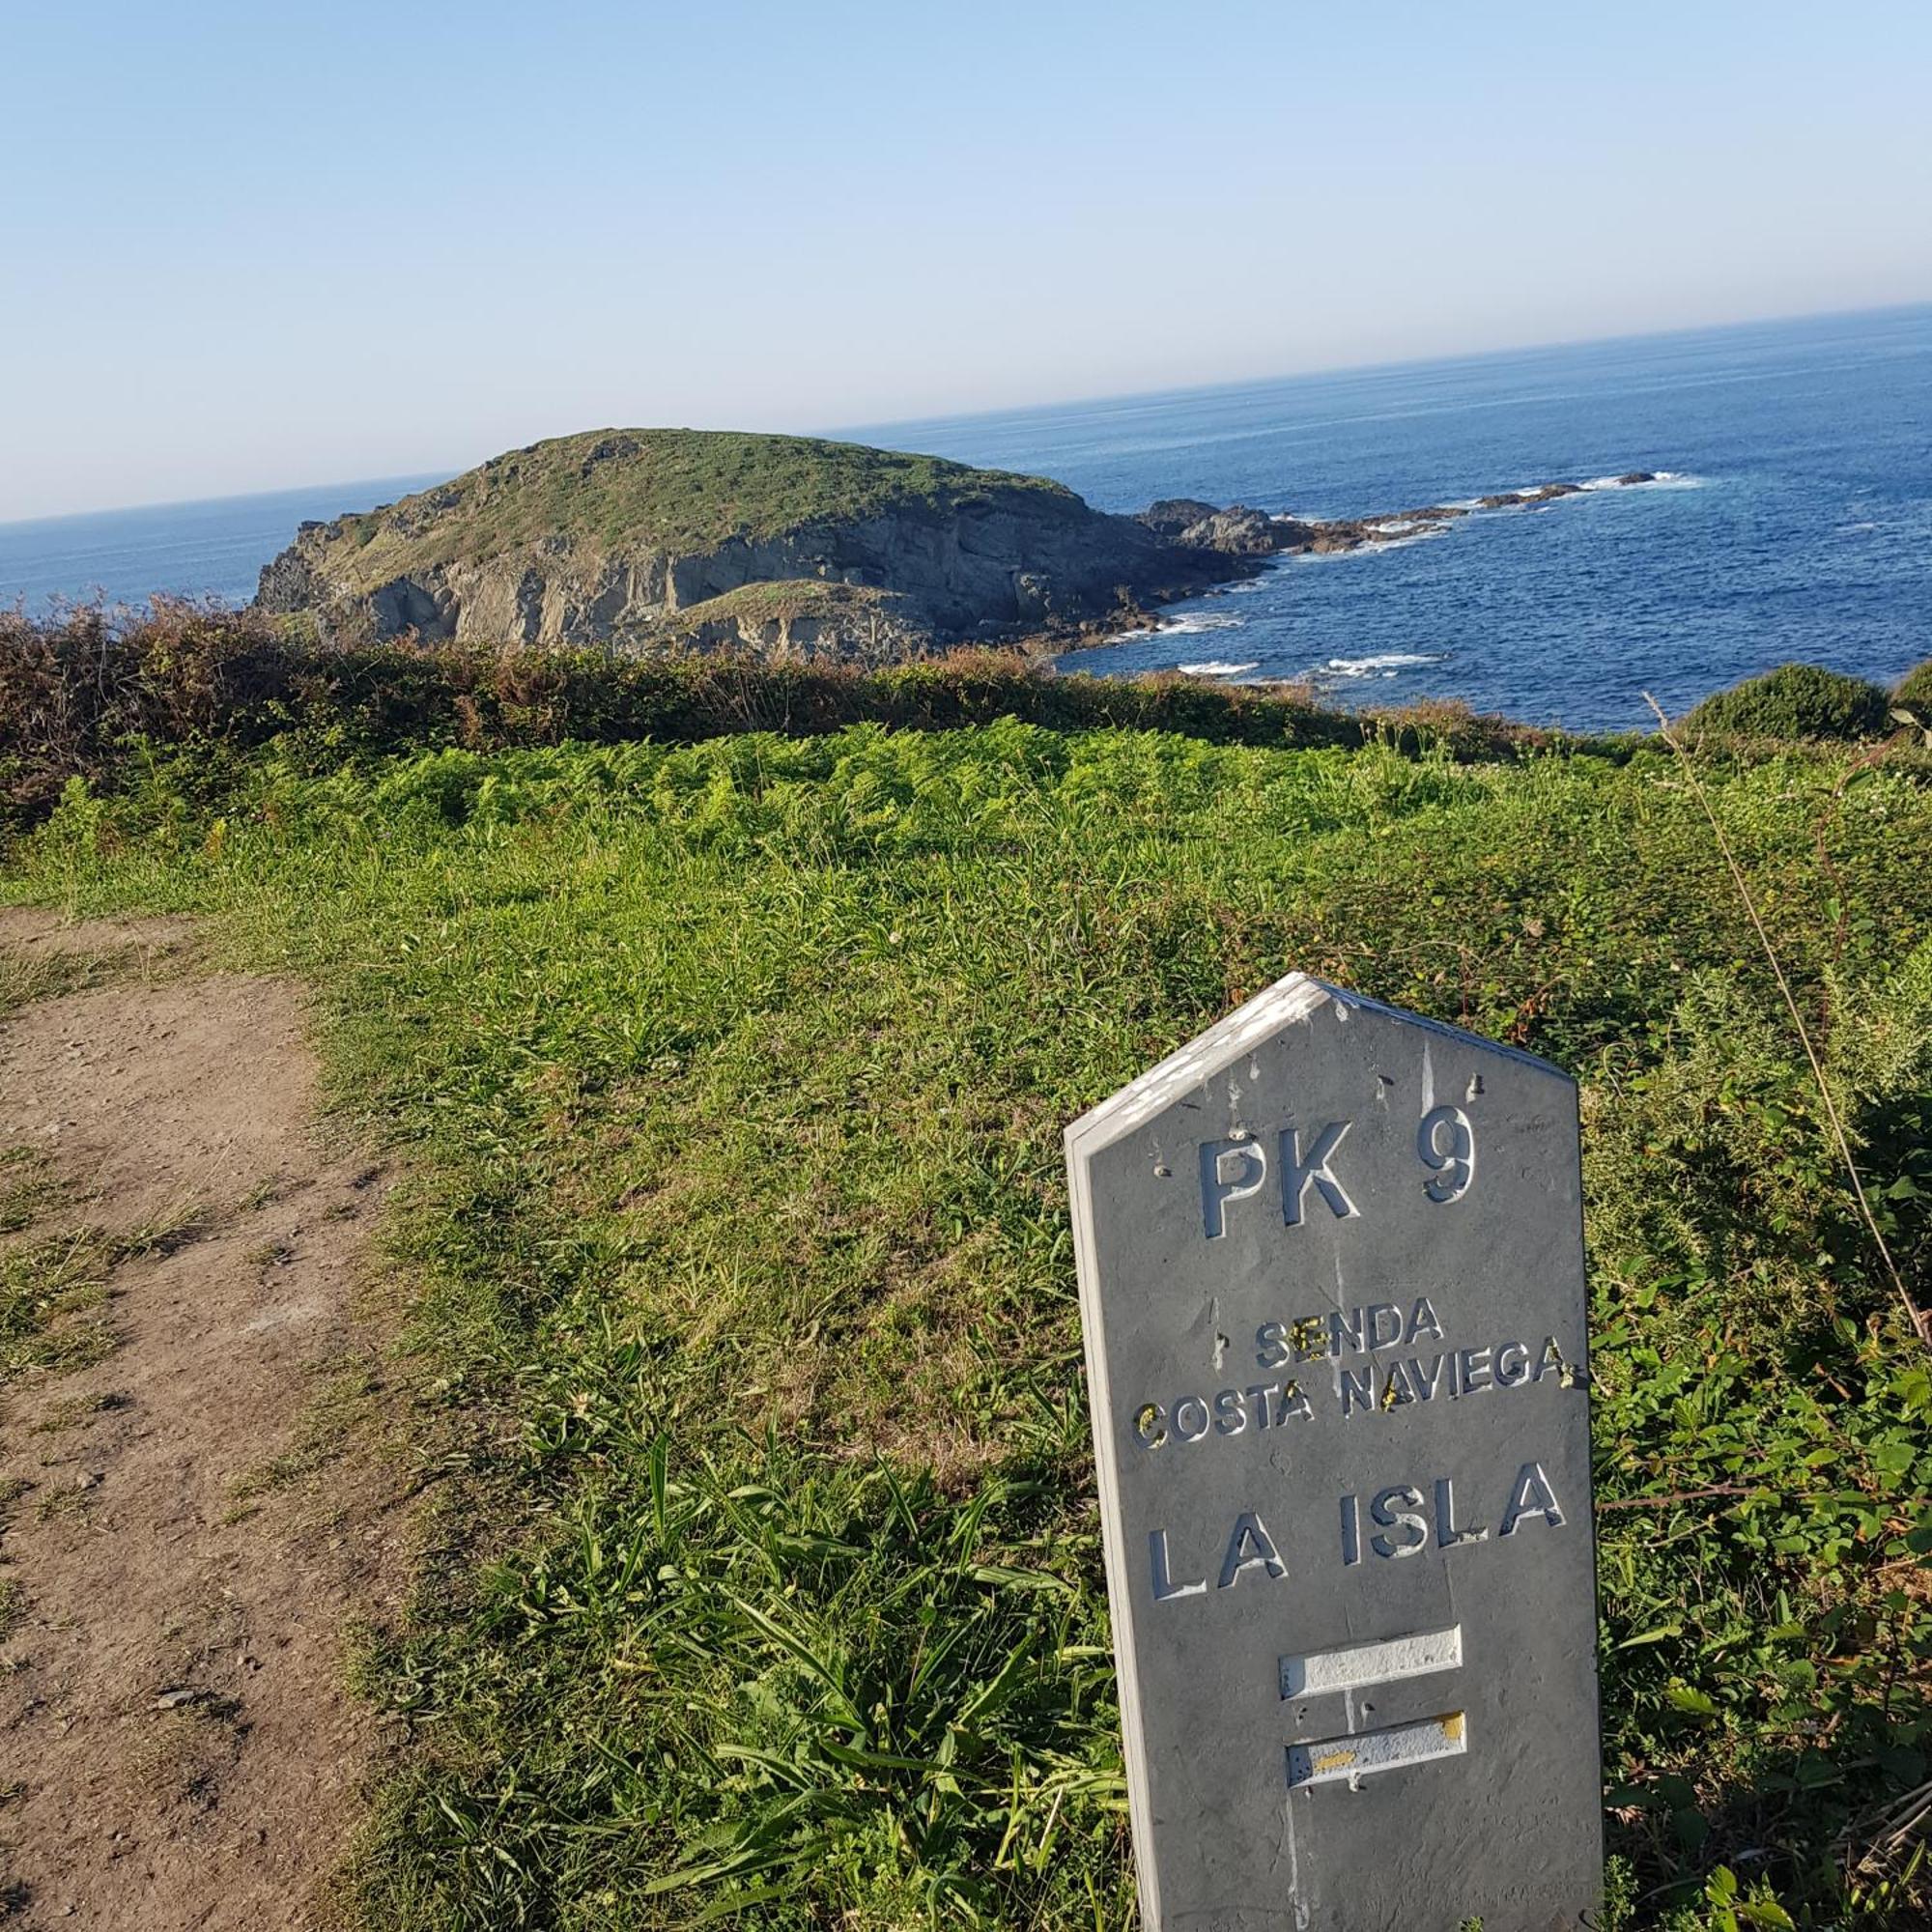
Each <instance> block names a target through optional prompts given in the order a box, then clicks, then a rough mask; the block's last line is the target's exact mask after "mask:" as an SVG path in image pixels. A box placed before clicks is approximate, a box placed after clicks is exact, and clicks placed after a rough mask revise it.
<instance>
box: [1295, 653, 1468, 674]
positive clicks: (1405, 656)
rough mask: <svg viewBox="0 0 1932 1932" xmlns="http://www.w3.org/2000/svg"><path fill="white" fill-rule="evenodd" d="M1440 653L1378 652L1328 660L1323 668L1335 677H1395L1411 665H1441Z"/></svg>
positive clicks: (1442, 654) (1442, 657) (1441, 655)
mask: <svg viewBox="0 0 1932 1932" xmlns="http://www.w3.org/2000/svg"><path fill="white" fill-rule="evenodd" d="M1446 655H1447V653H1446V652H1442V651H1435V652H1431V651H1378V653H1377V654H1376V655H1375V656H1374V657H1367V658H1330V659H1329V660H1328V663H1327V665H1326V666H1325V667H1324V668H1326V669H1328V670H1331V671H1333V672H1334V674H1335V675H1336V676H1337V677H1395V676H1397V675H1398V674H1399V673H1400V672H1402V671H1405V670H1406V669H1407V668H1409V666H1411V665H1433V664H1440V663H1442V661H1443V659H1444V657H1445V656H1446Z"/></svg>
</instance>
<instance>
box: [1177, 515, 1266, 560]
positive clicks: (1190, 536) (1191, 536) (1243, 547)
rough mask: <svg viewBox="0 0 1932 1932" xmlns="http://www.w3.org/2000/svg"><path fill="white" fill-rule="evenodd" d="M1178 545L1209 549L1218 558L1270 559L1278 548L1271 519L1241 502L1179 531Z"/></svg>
mask: <svg viewBox="0 0 1932 1932" xmlns="http://www.w3.org/2000/svg"><path fill="white" fill-rule="evenodd" d="M1179 540H1180V542H1182V543H1183V544H1188V545H1191V546H1192V547H1193V548H1194V549H1196V550H1211V551H1214V552H1216V553H1217V554H1220V555H1222V556H1271V555H1273V554H1274V553H1275V552H1276V551H1278V550H1279V549H1280V548H1281V534H1280V532H1279V530H1278V529H1277V528H1276V527H1275V521H1274V519H1273V518H1272V517H1269V516H1265V515H1264V514H1263V512H1262V511H1260V510H1251V509H1249V508H1248V507H1247V505H1246V504H1245V503H1231V504H1229V506H1228V507H1227V508H1226V509H1225V510H1216V511H1214V512H1213V513H1212V514H1211V515H1209V516H1206V517H1203V518H1202V519H1201V520H1200V521H1199V522H1198V523H1194V524H1190V525H1188V526H1187V527H1186V528H1185V529H1183V530H1182V531H1181V532H1180V538H1179Z"/></svg>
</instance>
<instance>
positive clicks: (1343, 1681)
mask: <svg viewBox="0 0 1932 1932" xmlns="http://www.w3.org/2000/svg"><path fill="white" fill-rule="evenodd" d="M1462 1665H1463V1626H1462V1625H1461V1624H1458V1625H1456V1626H1455V1628H1454V1629H1452V1630H1442V1631H1423V1632H1421V1633H1419V1634H1417V1635H1415V1636H1392V1637H1386V1638H1384V1639H1383V1640H1382V1641H1380V1642H1379V1643H1351V1644H1345V1645H1343V1646H1341V1647H1340V1648H1338V1649H1335V1650H1317V1651H1311V1652H1310V1653H1309V1654H1308V1655H1307V1656H1306V1657H1284V1658H1283V1659H1282V1661H1281V1694H1282V1695H1283V1696H1284V1697H1321V1696H1324V1695H1326V1694H1327V1693H1328V1692H1329V1691H1331V1690H1367V1689H1369V1688H1370V1687H1371V1686H1372V1685H1377V1684H1394V1683H1397V1682H1399V1681H1400V1680H1401V1679H1403V1678H1405V1677H1427V1676H1429V1675H1430V1674H1431V1673H1432V1672H1434V1671H1437V1670H1460V1669H1461V1668H1462Z"/></svg>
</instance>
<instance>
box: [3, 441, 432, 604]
mask: <svg viewBox="0 0 1932 1932" xmlns="http://www.w3.org/2000/svg"><path fill="white" fill-rule="evenodd" d="M441 480H442V478H441V477H440V475H439V476H395V477H390V478H389V479H388V480H387V481H379V482H374V483H334V484H324V485H321V486H318V487H316V488H312V489H307V490H276V491H272V492H270V493H268V494H267V495H262V496H253V497H210V498H209V499H207V500H206V501H204V502H198V503H157V504H154V505H151V506H149V507H146V508H143V509H138V510H100V511H96V512H93V513H91V514H88V515H84V516H75V517H46V518H42V519H40V520H38V521H36V522H33V523H22V524H0V606H4V605H9V604H14V603H19V604H24V605H25V606H26V607H27V608H28V609H29V610H30V611H37V612H38V611H43V610H44V609H45V607H46V606H47V604H48V603H49V602H50V601H53V600H56V599H67V600H69V601H71V602H73V603H92V602H97V601H99V602H101V603H106V604H143V603H146V601H147V600H148V599H149V598H150V597H152V596H154V595H155V594H156V592H157V591H158V592H166V593H167V594H169V595H171V596H178V597H213V598H217V599H219V600H220V601H221V602H223V603H226V604H245V603H246V602H247V601H248V600H249V598H251V597H252V596H254V594H255V580H256V579H257V577H258V576H259V575H260V574H261V569H262V566H263V565H264V564H265V563H267V562H268V561H269V559H270V557H271V556H273V555H274V554H276V553H277V552H278V551H281V550H284V549H286V548H287V547H288V545H289V543H290V542H291V541H292V540H293V538H294V536H295V533H296V526H298V524H302V523H306V522H308V521H310V520H311V519H315V520H323V521H326V520H327V519H328V518H330V517H340V516H344V515H346V514H348V513H349V512H350V511H354V510H373V509H374V508H375V507H376V505H377V504H378V503H393V502H394V501H395V500H396V498H397V497H407V496H408V495H409V494H410V492H411V491H412V490H425V489H427V488H428V487H429V486H430V485H431V484H432V483H440V482H441Z"/></svg>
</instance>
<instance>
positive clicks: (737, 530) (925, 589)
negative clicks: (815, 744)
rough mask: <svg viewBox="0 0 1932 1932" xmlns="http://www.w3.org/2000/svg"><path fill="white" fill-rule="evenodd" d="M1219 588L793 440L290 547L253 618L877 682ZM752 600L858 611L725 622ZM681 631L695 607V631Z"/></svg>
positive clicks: (847, 447)
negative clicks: (913, 667)
mask: <svg viewBox="0 0 1932 1932" xmlns="http://www.w3.org/2000/svg"><path fill="white" fill-rule="evenodd" d="M1227 574H1228V571H1227V565H1226V563H1225V561H1224V560H1222V559H1217V558H1214V557H1211V556H1208V555H1206V554H1197V553H1196V552H1194V551H1192V550H1190V549H1188V548H1185V547H1177V546H1176V545H1175V544H1173V543H1172V542H1171V541H1169V540H1167V539H1165V538H1164V537H1163V536H1162V535H1161V534H1159V533H1157V532H1155V531H1153V530H1151V529H1149V528H1146V527H1144V526H1141V525H1139V524H1137V523H1135V522H1133V521H1132V520H1130V519H1127V518H1122V517H1111V516H1104V515H1102V514H1100V513H1099V512H1097V511H1094V510H1093V509H1090V508H1089V507H1088V506H1087V504H1086V503H1084V502H1083V501H1082V500H1081V499H1080V498H1079V497H1076V496H1074V495H1073V494H1072V492H1071V491H1068V490H1065V489H1064V488H1062V487H1061V486H1060V485H1058V484H1054V483H1046V482H1042V481H1041V480H1039V479H1037V478H1034V477H1022V476H1011V475H1007V474H1005V473H1003V472H999V471H993V470H980V469H969V468H967V467H966V466H964V465H960V464H953V463H946V462H942V461H941V460H939V459H937V458H932V457H914V456H903V455H899V454H897V453H895V452H890V451H882V450H870V449H864V448H861V447H859V446H858V445H855V444H841V443H825V442H814V441H810V440H806V439H802V438H792V437H749V436H738V435H726V434H714V433H707V432H696V431H683V430H657V431H643V430H639V431H603V432H597V433H594V434H592V435H589V436H582V437H567V438H562V439H559V440H555V441H553V442H546V443H537V444H534V445H532V446H531V447H530V448H528V449H526V450H518V451H514V452H511V453H510V454H508V455H506V456H501V457H497V458H496V459H495V460H494V461H493V462H491V463H487V464H485V465H483V466H482V467H481V468H480V469H473V470H470V471H469V472H468V473H467V474H465V475H463V476H459V477H457V478H455V479H454V480H453V481H451V482H449V483H446V484H442V485H440V486H439V487H438V488H436V489H434V490H429V491H425V492H423V493H421V494H420V495H418V496H415V497H406V498H405V499H404V500H403V501H401V502H399V503H396V504H393V505H390V506H388V507H386V508H384V509H382V510H378V511H374V512H371V513H370V514H369V515H367V516H359V517H344V518H339V519H337V520H336V521H335V522H333V523H328V524H316V525H309V526H304V527H303V528H302V530H301V532H300V533H299V534H298V537H297V539H296V541H295V543H294V544H292V545H291V546H290V547H289V549H288V550H286V551H284V552H283V553H282V554H281V555H280V556H278V557H276V558H275V559H274V561H273V562H272V563H270V564H269V565H268V567H267V568H266V569H265V570H264V571H263V572H262V578H261V585H260V589H259V591H258V593H257V599H256V601H257V603H258V604H259V605H261V606H262V608H264V609H266V610H270V611H309V612H312V613H313V614H314V615H315V617H316V618H317V620H318V622H319V623H320V624H321V625H322V627H323V628H324V630H325V631H326V632H327V633H328V634H329V635H332V636H338V637H343V638H359V637H376V638H388V637H397V636H401V635H402V634H404V633H406V632H415V633H416V634H417V635H419V636H421V637H423V638H426V639H466V640H474V641H476V642H479V643H491V644H494V643H523V644H538V645H582V644H601V645H614V646H617V647H620V648H639V649H650V648H665V649H673V648H687V649H688V648H693V647H696V648H701V649H702V648H711V649H715V648H721V647H730V646H732V645H734V644H735V645H739V646H742V647H744V648H747V649H751V650H754V651H757V652H758V653H759V654H761V655H766V656H774V655H799V654H813V655H832V656H849V657H853V658H855V659H862V660H866V661H871V662H876V661H879V660H880V659H882V658H889V657H903V656H908V655H916V654H917V653H918V652H919V651H921V650H923V649H927V648H931V647H933V646H936V645H943V644H947V643H952V642H956V641H959V640H962V639H969V638H974V637H984V636H990V635H996V634H998V633H1001V632H1009V633H1016V632H1021V631H1044V630H1052V629H1055V628H1071V627H1076V626H1079V625H1082V624H1087V623H1092V622H1094V621H1097V620H1099V619H1102V618H1105V617H1106V616H1107V615H1108V614H1109V613H1110V612H1112V611H1116V610H1118V609H1120V608H1121V607H1122V605H1123V604H1126V605H1133V604H1138V603H1144V602H1150V601H1153V600H1156V599H1158V598H1161V597H1167V596H1174V595H1179V594H1183V593H1185V592H1186V591H1188V590H1190V589H1193V588H1197V587H1199V586H1200V585H1202V584H1205V583H1207V582H1211V581H1213V580H1214V579H1215V578H1218V577H1224V576H1226V575H1227ZM758 585H763V586H783V585H789V586H794V587H798V586H813V585H816V586H830V585H840V586H850V588H851V589H852V590H853V591H854V592H856V593H859V594H856V595H853V596H843V597H841V596H833V597H826V596H818V597H816V598H810V597H804V598H803V601H801V598H802V597H803V592H802V591H800V592H799V593H798V594H794V595H792V596H791V597H789V599H787V598H785V597H780V598H778V599H777V600H776V602H775V601H773V600H772V599H769V598H768V599H765V600H763V601H762V602H761V601H760V600H758V599H753V600H751V601H750V602H749V603H744V602H743V601H742V600H740V602H738V603H734V602H732V601H730V600H732V599H733V597H734V593H740V592H744V591H746V590H747V589H748V587H751V586H758ZM720 600H725V601H724V602H721V601H720ZM695 607H709V611H708V612H707V614H705V615H704V616H703V617H702V619H701V620H699V621H697V622H692V621H689V619H690V618H691V617H695V616H696V615H697V612H696V610H695Z"/></svg>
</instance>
